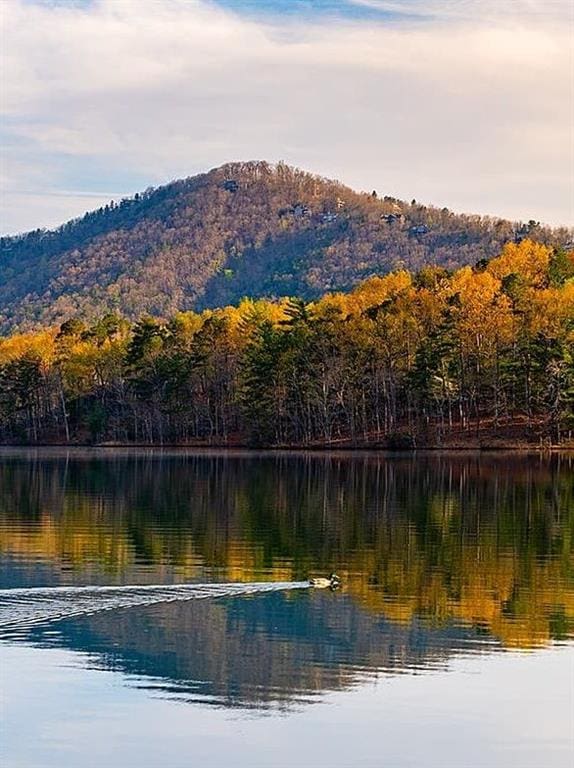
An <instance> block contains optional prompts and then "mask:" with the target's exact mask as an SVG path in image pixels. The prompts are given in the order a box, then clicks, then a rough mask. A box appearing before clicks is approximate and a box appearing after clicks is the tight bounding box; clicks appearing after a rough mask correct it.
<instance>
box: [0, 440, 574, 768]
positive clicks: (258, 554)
mask: <svg viewBox="0 0 574 768" xmlns="http://www.w3.org/2000/svg"><path fill="white" fill-rule="evenodd" d="M573 534H574V459H573V457H572V456H568V455H558V454H555V455H552V456H546V457H544V456H538V455H532V456H526V455H517V454H472V453H468V454H456V453H452V454H441V453H429V454H409V455H392V456H390V455H384V454H375V453H354V454H353V453H334V454H323V453H284V454H282V453H248V452H223V451H212V452H201V453H199V452H195V453H194V452H189V451H158V450H149V451H148V450H103V449H99V450H98V449H94V450H89V449H77V450H73V451H68V450H64V449H43V450H23V449H22V450H17V449H3V450H0V656H1V657H2V658H1V659H0V663H1V664H2V673H1V674H2V683H3V685H2V687H3V689H4V697H3V715H4V716H3V722H4V726H3V730H4V733H3V736H4V739H3V740H4V742H5V752H4V756H5V757H6V764H7V765H10V766H12V765H13V766H34V767H36V766H56V765H62V764H70V765H71V764H77V765H80V764H81V765H94V766H97V765H102V764H104V763H107V764H118V765H119V764H121V765H138V766H147V765H150V766H151V765H157V764H158V762H159V761H160V759H162V760H164V764H167V765H177V766H179V765H189V764H190V760H192V763H193V764H195V763H196V762H199V760H200V759H201V761H202V763H203V764H204V765H206V766H222V765H226V764H234V765H246V766H247V765H249V766H254V765H265V766H283V765H293V764H299V765H314V766H323V765H325V766H327V765H329V766H347V765H349V766H350V765H358V764H360V765H373V766H375V765H377V766H379V765H383V764H388V765H393V766H395V765H405V766H406V765H425V766H426V765H428V766H434V765H437V766H438V765H440V766H450V765H452V766H455V765H456V766H460V765H469V766H474V765H477V766H479V765H480V766H499V765H500V766H506V765H512V764H516V765H521V766H527V765H532V766H540V765H545V766H563V765H564V766H566V765H569V764H570V762H571V759H572V757H573V755H574V750H573V744H572V737H571V728H570V727H571V724H572V714H573V694H572V690H573V669H574V644H573V642H572V641H573V637H574V558H573V541H574V538H573ZM331 570H335V571H337V573H338V574H339V575H340V576H341V577H342V580H343V588H342V589H341V590H340V591H337V592H330V591H329V590H312V589H309V587H308V583H307V579H308V578H309V576H314V575H325V574H328V573H329V572H330V571H331ZM162 756H163V757H162ZM192 756H193V759H192ZM166 760H167V763H166V762H165V761H166Z"/></svg>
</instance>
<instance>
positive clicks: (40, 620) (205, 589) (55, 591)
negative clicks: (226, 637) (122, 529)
mask: <svg viewBox="0 0 574 768" xmlns="http://www.w3.org/2000/svg"><path fill="white" fill-rule="evenodd" d="M308 586H309V582H307V581H268V582H251V583H239V582H230V583H228V584H150V585H147V584H146V585H141V586H130V585H127V586H86V587H27V588H22V589H0V639H8V638H10V637H14V636H15V635H19V634H21V633H22V632H25V631H26V630H28V629H31V628H33V627H35V626H39V625H43V624H50V623H53V622H57V621H61V620H63V619H71V618H75V617H79V616H87V615H90V614H93V613H98V612H100V611H111V610H118V609H122V608H135V607H138V606H145V605H154V604H156V603H171V602H175V601H184V600H200V599H206V598H217V597H235V596H247V595H253V594H259V593H262V592H278V591H282V590H288V589H305V588H306V587H308Z"/></svg>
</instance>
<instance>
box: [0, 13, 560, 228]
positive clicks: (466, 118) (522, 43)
mask: <svg viewBox="0 0 574 768" xmlns="http://www.w3.org/2000/svg"><path fill="white" fill-rule="evenodd" d="M354 1H355V2H363V0H354ZM364 2H368V3H369V4H371V5H379V6H381V9H383V6H388V9H390V6H396V7H397V9H398V8H399V6H400V7H403V8H405V7H409V8H410V9H411V12H412V11H413V10H419V11H420V13H419V15H421V16H422V15H424V14H423V10H424V8H426V9H427V15H428V12H430V11H432V13H433V15H435V16H437V18H435V20H434V21H433V23H432V24H426V23H421V20H420V19H418V20H417V21H416V23H412V22H409V21H400V22H395V23H393V24H389V23H388V22H387V21H384V22H381V23H373V21H372V18H371V19H370V21H369V23H368V24H367V23H365V22H361V21H360V20H357V19H348V20H345V21H343V20H341V19H339V20H338V21H337V22H334V21H331V20H325V19H322V20H315V21H310V20H309V19H306V20H304V21H301V20H298V19H297V18H290V19H289V20H288V21H286V20H285V18H284V17H281V18H280V17H275V18H272V19H270V18H269V17H266V18H265V21H263V20H261V19H260V20H257V19H255V18H253V17H252V16H251V17H249V18H246V17H242V16H241V15H238V14H237V13H233V12H230V11H228V10H225V9H223V8H221V7H219V6H217V5H215V4H213V3H206V2H199V1H194V0H161V1H159V0H94V2H92V3H90V4H87V5H78V4H69V3H65V4H61V3H59V4H50V3H48V4H45V3H43V4H36V3H31V2H26V1H25V0H4V6H3V9H2V13H1V14H0V16H1V21H2V24H3V31H2V39H3V42H4V45H3V62H2V63H3V67H2V71H3V82H2V85H3V88H2V89H1V90H2V94H1V99H2V110H3V115H4V126H5V132H6V141H5V148H4V152H3V159H4V165H5V166H6V167H7V168H8V170H7V172H6V173H5V174H4V177H5V178H4V181H3V185H2V189H3V194H2V199H3V204H4V210H3V216H2V219H3V229H4V230H5V231H15V230H19V229H22V228H33V227H36V226H39V225H55V224H57V223H58V222H60V221H61V220H63V219H65V218H67V217H68V216H71V215H77V214H79V213H80V211H81V210H82V208H81V207H80V208H79V206H81V205H85V207H86V208H89V207H92V206H91V204H90V200H91V198H84V197H82V195H83V194H86V193H87V194H93V195H95V197H94V204H99V202H100V201H101V199H102V196H103V192H100V190H107V189H109V188H110V186H111V184H113V185H114V188H116V189H117V190H118V195H117V196H120V195H121V194H124V193H125V191H126V190H131V191H133V192H135V191H137V190H138V189H139V188H141V187H145V186H147V184H158V183H162V182H165V181H169V180H170V179H172V178H174V177H181V176H186V175H190V174H193V173H196V172H199V171H203V170H206V169H207V168H209V167H212V166H214V165H218V164H220V163H222V162H226V161H229V160H235V159H253V158H261V159H269V160H278V159H283V160H286V161H287V162H290V163H293V164H296V165H300V166H302V167H305V168H308V169H310V170H313V171H316V172H319V173H323V174H325V175H328V176H336V177H338V178H340V179H341V180H342V181H344V182H346V183H349V184H350V185H352V186H355V187H358V188H363V189H373V188H376V189H378V190H379V191H381V192H383V193H385V194H394V195H397V196H401V197H406V198H409V199H410V198H411V197H416V198H417V199H419V200H423V201H427V202H434V203H436V204H439V205H449V206H450V207H452V208H454V209H456V210H466V211H477V212H486V213H496V214H500V215H507V216H510V217H514V218H526V219H528V218H537V219H542V220H546V221H550V222H553V223H571V222H572V219H573V210H572V208H573V206H572V190H571V185H570V171H571V168H572V162H573V161H572V124H571V122H570V117H571V113H572V106H573V95H572V86H571V81H570V77H569V72H570V67H571V64H572V58H571V54H570V53H569V51H570V30H569V28H568V26H567V25H563V24H562V25H561V24H558V23H557V21H556V19H557V17H556V14H555V13H554V14H548V15H547V16H543V17H542V18H540V16H539V15H536V20H535V22H533V21H532V14H525V15H520V14H519V15H518V16H512V15H511V14H510V13H509V12H505V15H504V19H501V20H500V21H499V22H497V23H488V24H485V23H475V22H473V21H472V20H470V19H471V15H472V14H471V11H472V12H473V13H477V12H478V6H479V3H478V0H475V1H472V0H468V1H467V2H462V3H449V2H448V1H447V0H443V2H438V1H437V2H434V1H433V2H425V3H423V2H422V1H421V2H418V0H414V2H409V3H408V4H407V3H406V2H402V1H401V0H394V2H389V3H386V2H382V1H381V2H379V1H378V0H364ZM480 5H483V6H484V7H485V8H486V7H488V6H490V7H495V6H494V3H492V4H491V3H490V2H486V3H484V4H483V3H481V4H480ZM500 5H502V6H513V5H516V4H513V3H501V4H500ZM518 5H519V6H520V7H523V6H525V5H531V6H532V8H534V6H535V5H536V7H539V4H538V3H526V0H521V2H520V3H519V4H518ZM554 5H556V6H561V5H562V3H560V2H558V3H555V4H554ZM454 6H459V7H460V6H465V7H466V8H467V12H466V13H465V14H463V16H464V18H459V17H458V15H457V16H456V18H454V16H455V14H454V13H450V14H446V12H445V11H443V13H442V17H444V18H446V16H447V15H448V19H447V20H446V21H444V20H443V21H441V18H438V17H440V16H441V14H439V12H438V11H439V9H440V8H441V7H442V8H446V9H447V10H448V9H449V8H453V7H454ZM388 9H387V10H388ZM383 10H384V9H383ZM395 12H398V11H395ZM569 57H570V58H569ZM87 169H89V173H88V171H87ZM143 179H146V180H147V181H146V183H143V181H142V180H143ZM109 180H113V181H112V182H110V181H109ZM70 189H72V190H78V194H76V193H71V194H70V196H68V197H66V194H68V193H66V190H70ZM17 190H20V192H17ZM62 193H65V194H62ZM66 200H68V203H66ZM78 208H79V210H78Z"/></svg>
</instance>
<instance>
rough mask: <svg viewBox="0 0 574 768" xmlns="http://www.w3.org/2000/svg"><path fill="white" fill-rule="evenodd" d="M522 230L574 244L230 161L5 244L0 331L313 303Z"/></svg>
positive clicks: (461, 256)
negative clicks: (260, 302) (261, 301)
mask: <svg viewBox="0 0 574 768" xmlns="http://www.w3.org/2000/svg"><path fill="white" fill-rule="evenodd" d="M381 183H382V184H384V179H383V180H381ZM526 235H528V237H529V238H530V239H533V240H536V241H539V242H544V243H552V244H564V243H565V242H566V241H567V240H568V239H569V238H570V237H571V233H569V232H568V231H567V230H554V231H551V230H549V229H547V228H544V227H541V226H539V225H537V224H536V222H534V221H531V222H529V223H528V224H513V223H511V222H508V221H504V220H500V219H489V218H481V217H479V216H465V215H455V214H453V213H451V212H450V211H449V210H447V209H444V208H443V209H437V208H431V207H426V206H423V205H419V204H417V203H416V201H412V202H411V203H405V202H403V201H400V200H396V199H394V198H390V197H383V198H379V197H377V196H376V195H375V194H358V193H356V192H353V191H352V190H350V189H348V188H347V187H344V186H342V185H340V184H338V183H336V182H333V181H328V180H325V179H322V178H319V177H316V176H312V175H310V174H308V173H304V172H303V171H299V170H296V169H292V168H289V167H288V166H285V165H283V164H279V165H277V166H271V165H269V164H267V163H263V162H252V163H235V164H230V165H226V166H223V167H221V168H218V169H215V170H213V171H211V172H210V173H207V174H204V175H201V176H196V177H193V178H190V179H186V180H183V181H176V182H174V183H172V184H169V185H167V186H165V187H161V188H159V189H155V190H153V189H150V190H148V191H146V192H144V193H143V194H141V195H135V197H134V198H132V199H126V200H122V201H121V202H120V203H111V204H110V205H107V206H106V207H105V208H100V209H99V210H97V211H94V212H92V213H88V214H86V215H85V216H84V217H83V218H81V219H79V220H76V221H72V222H69V223H68V224H65V225H63V226H62V227H60V228H59V229H58V230H55V231H51V232H47V231H43V230H37V231H34V232H30V233H27V234H24V235H20V236H17V237H6V238H2V240H1V243H0V248H1V252H0V331H7V330H13V329H16V328H19V329H20V330H25V329H27V328H32V327H34V326H37V325H39V324H48V323H54V322H62V321H64V320H66V319H67V318H69V317H71V316H73V315H76V314H82V315H83V316H85V317H86V318H95V317H96V316H98V315H101V314H102V313H105V312H109V311H117V312H119V313H120V314H122V315H123V316H126V317H128V318H131V319H135V318H137V317H138V316H139V315H141V314H142V313H149V314H151V315H154V316H159V317H167V316H169V315H172V314H173V313H175V312H177V311H186V310H191V309H195V310H197V309H202V308H205V307H215V306H224V305H226V304H231V303H236V302H238V301H239V300H240V299H241V298H242V297H244V296H249V297H252V298H258V297H268V298H273V297H281V296H299V297H300V298H302V299H305V300H309V299H313V298H317V297H319V296H320V295H321V294H323V293H324V292H326V291H331V290H349V289H350V288H352V287H353V286H354V285H356V284H357V283H358V282H360V281H361V280H364V279H365V278H367V277H369V276H371V275H373V274H384V273H387V272H389V271H391V270H393V269H398V268H406V269H410V270H418V269H420V268H421V267H423V266H425V265H429V264H436V265H439V266H442V267H446V268H448V269H454V268H456V267H460V266H461V265H464V264H475V263H476V262H478V261H480V260H481V259H485V258H492V257H493V256H495V255H496V254H497V253H498V252H499V251H500V249H501V248H502V246H503V244H504V243H506V242H508V241H516V240H520V239H522V238H524V237H525V236H526Z"/></svg>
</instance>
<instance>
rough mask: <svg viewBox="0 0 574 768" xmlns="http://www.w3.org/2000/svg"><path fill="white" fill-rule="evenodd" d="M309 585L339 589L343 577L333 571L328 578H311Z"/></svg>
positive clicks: (316, 587)
mask: <svg viewBox="0 0 574 768" xmlns="http://www.w3.org/2000/svg"><path fill="white" fill-rule="evenodd" d="M309 585H310V586H311V587H315V589H339V587H340V586H341V579H340V578H339V577H338V576H337V574H336V573H332V574H331V575H330V576H329V578H328V579H326V578H324V577H319V578H316V579H309Z"/></svg>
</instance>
